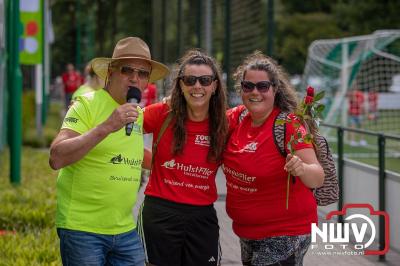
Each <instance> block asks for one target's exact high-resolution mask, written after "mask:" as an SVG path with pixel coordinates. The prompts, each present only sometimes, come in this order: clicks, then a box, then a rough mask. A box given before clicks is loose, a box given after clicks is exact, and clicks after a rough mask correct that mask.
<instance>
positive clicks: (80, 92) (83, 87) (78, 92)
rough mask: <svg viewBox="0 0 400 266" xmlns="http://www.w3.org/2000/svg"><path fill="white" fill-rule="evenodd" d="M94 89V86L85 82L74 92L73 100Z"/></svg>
mask: <svg viewBox="0 0 400 266" xmlns="http://www.w3.org/2000/svg"><path fill="white" fill-rule="evenodd" d="M94 90H95V89H93V88H92V87H90V86H88V85H86V84H83V85H81V86H80V87H79V88H78V89H77V90H76V91H75V92H74V93H73V94H72V97H71V98H72V100H75V99H76V98H77V97H78V96H81V95H83V94H86V93H88V92H92V91H94Z"/></svg>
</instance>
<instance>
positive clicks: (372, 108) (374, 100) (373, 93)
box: [368, 88, 379, 125]
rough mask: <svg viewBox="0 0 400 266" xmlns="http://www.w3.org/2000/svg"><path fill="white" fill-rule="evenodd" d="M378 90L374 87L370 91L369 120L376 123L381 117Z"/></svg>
mask: <svg viewBox="0 0 400 266" xmlns="http://www.w3.org/2000/svg"><path fill="white" fill-rule="evenodd" d="M378 95H379V94H378V92H377V89H375V88H373V89H371V90H369V91H368V120H370V121H372V122H374V124H375V125H376V124H377V122H378V118H379V113H378Z"/></svg>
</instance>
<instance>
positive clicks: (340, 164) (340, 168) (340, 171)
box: [337, 127, 344, 223]
mask: <svg viewBox="0 0 400 266" xmlns="http://www.w3.org/2000/svg"><path fill="white" fill-rule="evenodd" d="M343 135H344V134H343V128H342V127H338V129H337V139H338V178H339V202H338V209H339V210H342V209H343V182H344V180H343V169H344V165H343V164H344V160H343ZM338 222H339V223H343V216H342V215H340V216H339V217H338Z"/></svg>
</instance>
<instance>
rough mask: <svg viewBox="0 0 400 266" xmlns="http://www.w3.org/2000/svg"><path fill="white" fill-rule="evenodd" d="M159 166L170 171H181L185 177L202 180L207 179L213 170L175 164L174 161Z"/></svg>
mask: <svg viewBox="0 0 400 266" xmlns="http://www.w3.org/2000/svg"><path fill="white" fill-rule="evenodd" d="M161 166H162V167H164V168H167V169H170V170H174V169H176V170H178V171H182V172H183V174H184V175H187V176H192V177H198V178H203V179H207V178H208V177H209V176H210V175H211V174H212V173H213V170H211V169H209V168H207V167H201V166H197V165H191V164H183V163H176V162H175V159H172V160H169V161H165V162H164V163H163V164H161Z"/></svg>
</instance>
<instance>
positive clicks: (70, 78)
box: [62, 71, 83, 93]
mask: <svg viewBox="0 0 400 266" xmlns="http://www.w3.org/2000/svg"><path fill="white" fill-rule="evenodd" d="M62 80H63V84H64V91H65V93H73V92H75V91H76V90H77V89H78V88H79V86H81V85H82V80H83V78H82V76H81V75H80V74H79V73H78V72H76V71H72V72H65V73H64V74H62Z"/></svg>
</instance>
